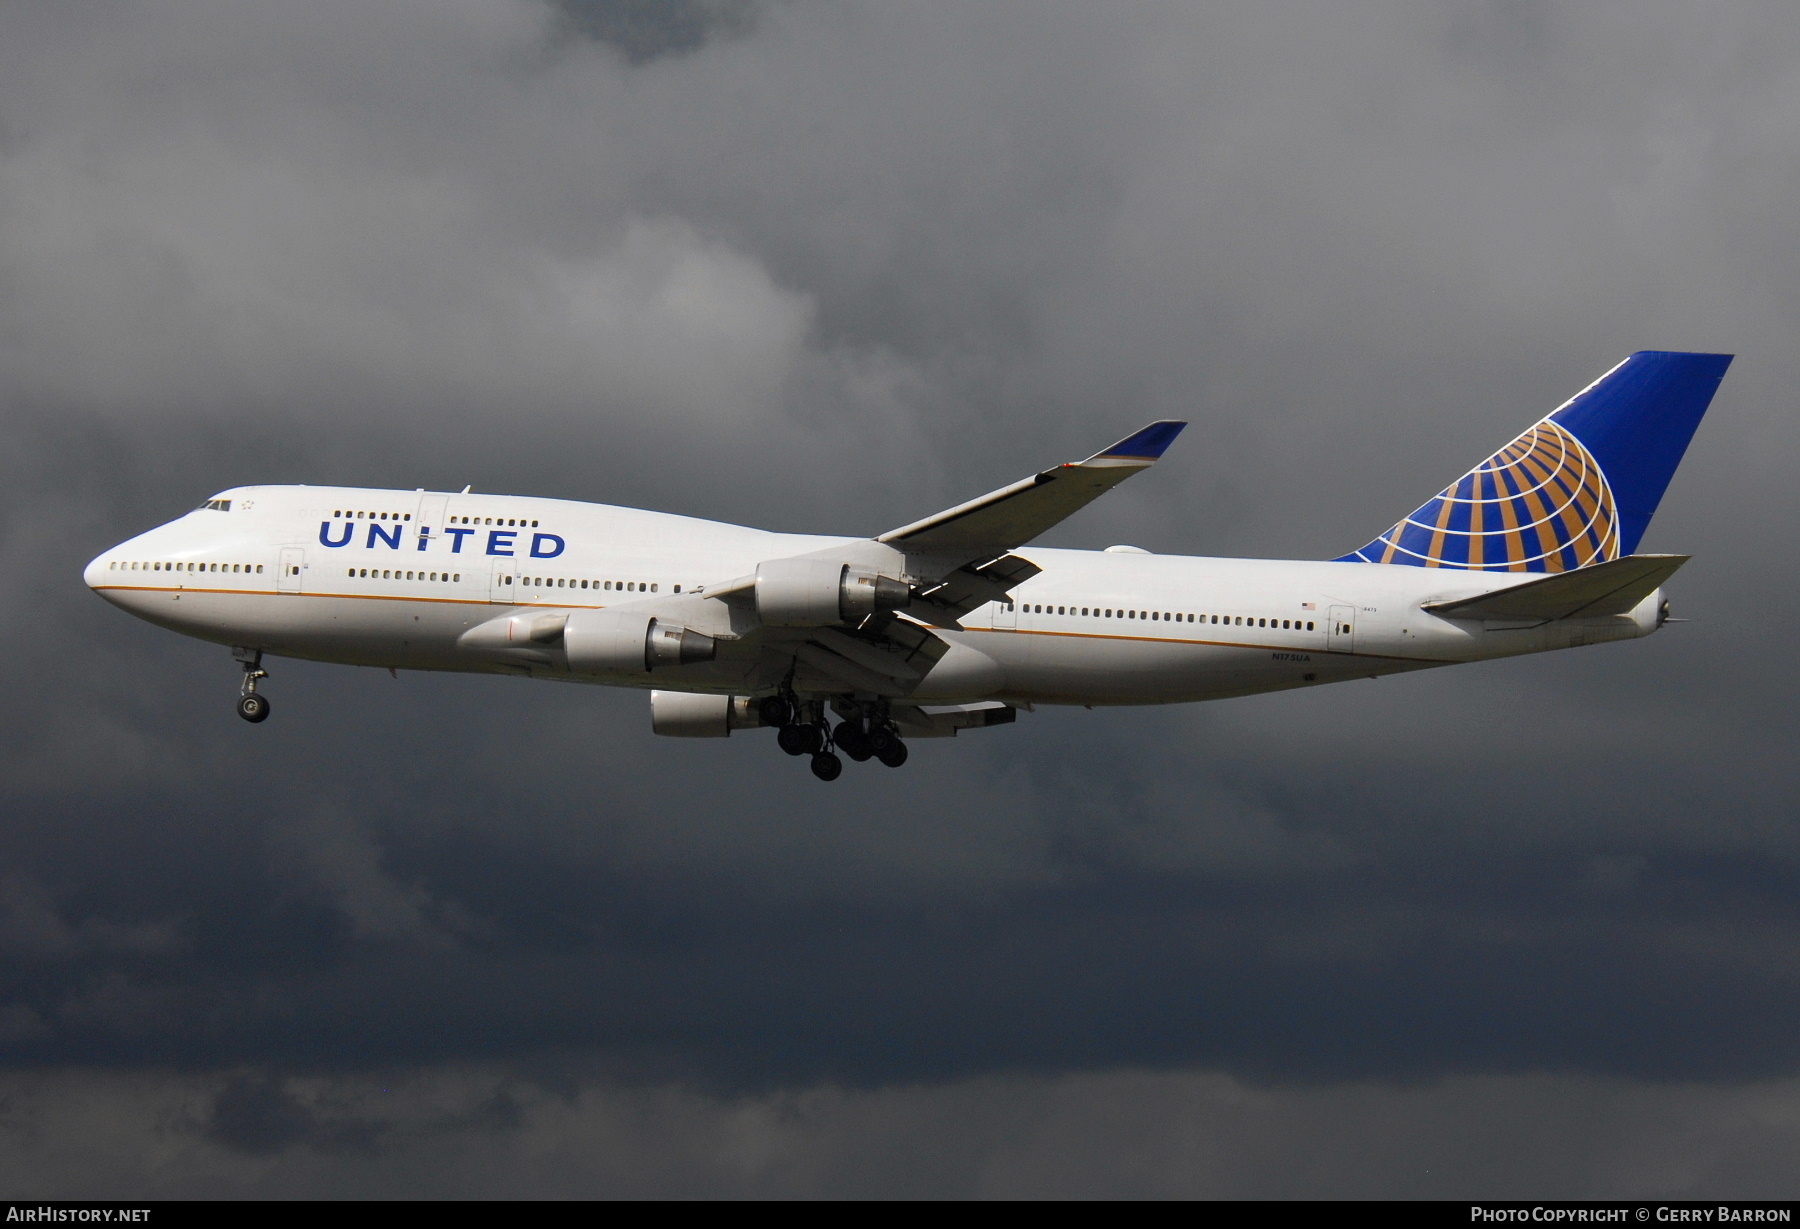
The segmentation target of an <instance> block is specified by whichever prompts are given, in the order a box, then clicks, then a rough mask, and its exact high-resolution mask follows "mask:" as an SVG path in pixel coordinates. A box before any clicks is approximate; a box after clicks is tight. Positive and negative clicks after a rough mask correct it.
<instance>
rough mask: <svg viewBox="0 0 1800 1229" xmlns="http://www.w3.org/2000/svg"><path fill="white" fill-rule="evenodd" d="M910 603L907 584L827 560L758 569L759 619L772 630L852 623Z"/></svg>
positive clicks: (773, 563)
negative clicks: (775, 628)
mask: <svg viewBox="0 0 1800 1229" xmlns="http://www.w3.org/2000/svg"><path fill="white" fill-rule="evenodd" d="M911 602H912V587H911V586H910V585H908V584H907V583H906V582H905V581H903V580H895V579H894V578H893V577H891V576H883V575H881V574H880V573H878V572H869V571H864V570H862V569H860V568H853V567H851V566H849V565H848V564H843V563H833V562H832V561H830V560H827V559H774V560H771V561H769V562H768V563H761V564H758V565H757V567H756V615H757V618H759V619H761V620H762V621H763V622H764V623H766V624H768V625H769V626H771V627H819V626H822V625H824V624H828V623H853V622H856V621H857V620H859V619H862V618H863V617H865V616H867V615H872V614H874V613H875V612H876V611H878V610H900V609H902V608H903V607H905V606H908V605H910V604H911Z"/></svg>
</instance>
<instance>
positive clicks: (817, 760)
mask: <svg viewBox="0 0 1800 1229" xmlns="http://www.w3.org/2000/svg"><path fill="white" fill-rule="evenodd" d="M812 770H813V776H815V777H817V778H819V780H821V781H835V780H837V779H838V774H839V773H841V772H843V771H844V761H842V760H840V759H839V758H838V757H837V756H835V755H833V754H831V752H829V751H821V752H819V753H818V754H817V755H814V756H813V757H812Z"/></svg>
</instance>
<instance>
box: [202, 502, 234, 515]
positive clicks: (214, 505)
mask: <svg viewBox="0 0 1800 1229" xmlns="http://www.w3.org/2000/svg"><path fill="white" fill-rule="evenodd" d="M200 507H201V509H202V510H204V509H207V508H210V509H212V510H213V511H214V512H229V511H231V501H230V500H229V499H209V500H207V501H206V502H205V503H203V504H201V505H200Z"/></svg>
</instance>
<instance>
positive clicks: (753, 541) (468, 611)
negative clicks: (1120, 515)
mask: <svg viewBox="0 0 1800 1229" xmlns="http://www.w3.org/2000/svg"><path fill="white" fill-rule="evenodd" d="M211 504H213V505H221V504H222V505H226V506H225V507H215V506H210V505H209V506H207V507H203V508H200V509H196V510H195V511H193V512H190V513H188V514H187V515H185V516H182V517H180V518H177V519H176V520H174V521H171V522H169V523H168V524H166V525H162V526H160V527H158V528H156V529H153V530H151V531H149V532H148V533H145V534H142V535H139V536H138V537H135V538H132V539H129V540H128V541H125V542H122V543H120V544H119V545H118V546H116V547H114V548H112V549H111V550H109V551H107V552H106V553H105V554H104V555H102V556H101V557H99V558H97V559H95V560H94V561H93V562H92V563H90V564H89V565H88V567H87V570H86V573H85V579H86V581H87V583H88V584H89V585H90V586H92V587H93V588H94V589H95V590H97V591H98V592H100V593H101V594H102V595H103V596H104V597H105V598H106V599H107V600H108V601H110V602H112V603H113V604H115V605H117V606H119V607H121V608H123V609H125V610H127V611H129V612H130V613H132V614H135V615H137V616H139V617H140V618H143V619H146V620H148V621H150V622H152V623H156V624H158V625H160V626H163V627H166V628H169V629H171V630H174V631H178V632H182V633H184V634H187V635H190V636H196V637H199V638H201V639H205V640H211V641H216V642H218V643H220V644H226V645H231V646H238V647H245V648H251V649H258V650H262V651H264V652H267V653H270V654H274V655H278V656H285V657H296V658H307V659H312V660H317V661H326V662H339V663H344V664H350V665H363V666H380V667H394V668H397V669H407V670H446V671H470V672H483V673H505V674H514V675H528V676H532V677H549V678H561V679H565V680H570V681H580V682H594V683H604V684H611V685H618V686H631V687H643V688H652V687H654V688H662V689H673V690H679V691H690V692H708V693H719V694H734V693H738V694H751V693H755V692H757V691H760V690H767V689H768V688H771V687H774V686H777V685H780V684H781V683H782V681H783V673H784V672H787V671H791V670H792V669H794V664H793V658H792V656H791V654H789V655H785V656H784V655H782V654H780V653H772V652H770V651H769V648H770V646H769V637H767V636H765V637H763V638H762V639H755V638H752V639H751V640H747V641H744V642H741V643H739V642H733V641H730V640H727V641H726V642H724V643H722V644H721V646H720V648H719V651H718V653H717V655H716V657H715V658H714V659H713V660H710V661H705V662H697V663H694V664H687V665H675V666H670V667H667V668H663V669H658V670H655V671H652V672H648V673H645V674H642V675H640V676H635V677H624V676H618V675H611V674H604V673H582V672H579V671H572V670H570V669H569V668H568V667H567V666H566V665H563V664H559V663H558V662H557V661H556V660H554V659H552V660H547V661H542V662H533V661H517V660H496V659H493V658H492V657H488V656H483V655H479V654H474V653H471V652H470V651H469V650H468V648H467V647H466V644H464V643H460V641H461V639H462V638H463V637H464V636H465V634H466V633H468V632H469V631H470V629H472V628H475V627H477V626H478V625H480V624H483V623H487V622H489V621H491V620H494V619H495V618H497V617H498V616H501V615H504V614H507V613H522V614H534V613H544V614H549V613H555V612H572V611H577V610H584V609H600V608H605V607H609V606H614V605H622V604H628V603H629V604H637V603H644V602H651V603H655V602H661V601H665V600H677V599H678V598H686V599H688V600H692V599H693V598H694V597H695V595H699V596H701V597H704V596H705V594H706V592H707V590H708V589H709V587H711V588H717V587H718V586H720V585H722V584H725V583H727V582H729V581H731V580H732V579H733V578H735V577H740V576H744V575H746V574H754V573H755V572H756V571H757V568H758V565H759V564H761V563H762V562H764V561H766V560H771V559H785V558H790V557H794V556H801V555H808V554H814V553H818V552H821V551H826V552H828V551H830V550H831V549H833V548H839V547H842V548H844V549H846V550H849V549H852V548H854V547H855V546H856V544H858V543H861V542H865V541H866V540H865V539H857V538H838V537H816V536H807V535H793V534H779V533H769V532H765V531H762V530H757V529H751V528H746V527H742V526H737V525H728V524H722V523H718V522H712V521H705V520H699V519H695V518H691V517H683V516H674V515H669V514H664V513H657V512H648V511H641V510H636V509H628V508H618V507H611V506H607V505H603V504H589V503H578V502H572V501H566V500H554V499H538V498H529V497H519V496H501V495H475V494H444V493H432V492H424V491H384V490H367V489H357V488H345V487H309V486H280V487H242V488H238V489H235V490H232V491H227V492H221V493H220V495H219V497H218V498H217V499H216V500H214V501H211ZM1014 554H1015V555H1017V556H1019V557H1021V558H1023V559H1025V560H1027V561H1029V562H1030V563H1032V564H1035V565H1036V566H1037V567H1038V568H1040V569H1042V571H1041V572H1040V573H1039V574H1038V575H1036V576H1034V577H1032V578H1031V579H1029V580H1027V581H1024V582H1023V583H1021V584H1019V585H1017V586H1016V587H1015V588H1014V590H1013V592H1012V598H1013V600H1012V601H1011V602H1010V603H1009V602H1005V601H995V602H989V603H987V604H986V605H983V606H980V607H978V608H976V609H975V610H973V611H971V612H970V613H968V614H967V615H965V616H963V617H962V618H961V619H960V620H957V621H956V622H957V624H959V626H957V625H953V626H945V625H944V624H943V623H941V622H940V623H938V624H937V634H938V635H940V636H942V637H943V638H944V639H945V640H947V641H949V642H950V643H951V645H952V651H951V652H950V653H949V654H948V655H945V656H943V657H942V659H941V660H939V661H938V662H936V663H935V665H934V666H933V667H932V668H931V669H930V670H929V672H928V673H926V674H925V675H924V677H923V678H922V679H919V680H915V681H911V682H909V683H908V684H907V687H906V695H907V698H908V699H909V700H910V701H912V702H917V703H946V704H948V703H964V702H975V701H990V700H999V701H1003V702H1005V703H1008V704H1014V705H1029V704H1078V705H1115V704H1167V703H1180V702H1187V701H1196V700H1209V699H1219V698H1223V697H1228V696H1241V695H1248V694H1253V693H1258V692H1266V691H1276V690H1282V689H1286V688H1293V687H1303V686H1311V685H1317V684H1324V683H1330V682H1337V681H1342V680H1345V679H1350V678H1367V677H1371V676H1378V675H1385V674H1394V673H1399V672H1403V671H1410V670H1420V669H1426V668H1429V667H1432V666H1442V665H1450V664H1454V663H1458V662H1467V661H1475V660H1482V659H1487V658H1496V657H1509V656H1515V655H1518V654H1521V653H1531V652H1539V651H1543V650H1547V649H1557V648H1566V647H1571V646H1572V645H1578V644H1587V643H1598V642H1601V641H1607V640H1621V639H1631V638H1635V637H1638V636H1643V635H1647V634H1648V633H1650V632H1651V631H1654V630H1655V629H1656V628H1657V626H1658V625H1659V624H1660V622H1661V611H1662V601H1661V592H1660V591H1658V592H1656V593H1652V594H1651V595H1650V596H1648V597H1646V598H1644V599H1643V601H1642V602H1640V603H1639V604H1638V605H1637V606H1636V607H1635V608H1634V609H1632V610H1631V611H1630V612H1629V613H1627V614H1615V615H1610V616H1607V617H1603V618H1595V619H1560V620H1556V621H1544V620H1514V621H1510V622H1508V621H1500V620H1486V621H1483V620H1471V619H1456V618H1447V617H1441V616H1439V615H1436V614H1432V613H1430V612H1427V611H1426V610H1424V609H1422V607H1423V606H1425V605H1426V604H1428V603H1433V602H1439V601H1445V600H1451V599H1457V598H1462V597H1472V596H1475V595H1479V594H1484V593H1490V592H1494V591H1496V590H1499V589H1503V588H1506V587H1509V586H1513V585H1516V584H1518V583H1519V582H1520V580H1521V579H1522V577H1521V576H1519V575H1518V574H1516V573H1513V572H1507V571H1487V572H1480V571H1467V570H1459V569H1451V568H1421V567H1403V566H1390V565H1384V564H1378V563H1342V562H1312V561H1285V560H1259V559H1215V558H1197V557H1188V556H1174V555H1151V554H1145V553H1134V552H1122V551H1077V550H1053V549H1043V548H1035V547H1022V548H1019V549H1017V550H1016V551H1014ZM901 614H902V615H903V616H904V614H905V612H904V611H902V612H901ZM775 640H776V641H779V635H778V634H775ZM804 673H805V668H804V667H803V666H802V667H801V674H802V677H801V678H800V679H799V680H798V681H796V682H794V686H795V687H796V688H797V689H799V690H806V689H807V680H806V679H805V677H804ZM789 677H790V678H791V676H789ZM812 686H813V688H814V689H815V690H819V691H822V692H824V691H831V690H839V691H841V690H843V686H842V684H841V683H833V682H831V681H830V680H826V681H824V682H817V681H815V683H814V684H813V685H812Z"/></svg>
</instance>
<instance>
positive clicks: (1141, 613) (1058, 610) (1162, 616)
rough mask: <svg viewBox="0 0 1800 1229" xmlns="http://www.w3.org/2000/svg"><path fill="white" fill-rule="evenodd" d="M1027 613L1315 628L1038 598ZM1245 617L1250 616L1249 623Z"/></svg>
mask: <svg viewBox="0 0 1800 1229" xmlns="http://www.w3.org/2000/svg"><path fill="white" fill-rule="evenodd" d="M1004 605H1005V608H1006V609H1007V610H1011V609H1013V603H1011V602H1007V603H1005V604H1004ZM1024 606H1025V613H1026V614H1049V615H1071V616H1077V617H1080V618H1091V619H1143V620H1145V621H1147V622H1152V623H1157V622H1161V623H1206V622H1207V621H1208V620H1209V619H1210V620H1211V622H1212V623H1218V622H1219V621H1220V620H1221V619H1223V620H1224V625H1225V626H1226V627H1268V628H1278V629H1281V630H1284V631H1296V632H1298V631H1308V632H1310V631H1312V630H1313V624H1312V623H1310V622H1307V623H1304V625H1303V621H1302V620H1300V619H1270V618H1257V617H1256V616H1254V615H1204V614H1188V613H1185V612H1170V611H1167V610H1114V609H1112V608H1111V607H1101V606H1095V607H1092V608H1090V607H1087V606H1079V607H1077V606H1046V605H1044V604H1042V603H1038V602H1026V603H1025V604H1024ZM1245 620H1249V621H1248V623H1246V622H1245Z"/></svg>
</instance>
